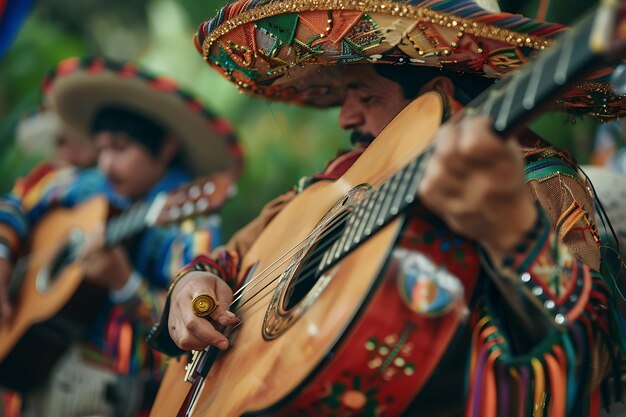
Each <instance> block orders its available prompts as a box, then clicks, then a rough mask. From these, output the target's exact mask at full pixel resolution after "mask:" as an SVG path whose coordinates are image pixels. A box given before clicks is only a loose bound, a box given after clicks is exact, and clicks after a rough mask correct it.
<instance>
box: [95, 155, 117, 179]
mask: <svg viewBox="0 0 626 417" xmlns="http://www.w3.org/2000/svg"><path fill="white" fill-rule="evenodd" d="M113 161H114V159H113V155H112V154H111V153H110V152H106V151H101V152H100V154H99V155H98V168H99V169H100V171H102V172H104V173H105V174H110V173H111V172H112V171H113Z"/></svg>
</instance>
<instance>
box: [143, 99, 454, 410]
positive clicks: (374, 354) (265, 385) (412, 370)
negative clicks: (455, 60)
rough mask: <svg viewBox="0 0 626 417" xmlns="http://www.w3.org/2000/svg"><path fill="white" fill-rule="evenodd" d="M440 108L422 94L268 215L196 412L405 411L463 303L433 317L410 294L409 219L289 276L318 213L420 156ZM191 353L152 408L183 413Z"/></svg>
mask: <svg viewBox="0 0 626 417" xmlns="http://www.w3.org/2000/svg"><path fill="white" fill-rule="evenodd" d="M442 115H443V103H442V98H441V97H440V96H439V95H438V94H427V95H425V96H422V97H421V98H420V99H418V100H416V101H414V102H413V103H412V104H410V105H409V107H407V108H406V109H405V110H404V111H403V112H402V113H400V115H398V116H397V117H396V119H394V122H393V123H392V124H390V125H389V126H387V128H386V129H385V131H384V132H383V133H382V134H381V135H380V136H379V137H378V138H377V139H376V140H375V141H374V142H373V143H372V144H371V145H370V147H368V149H367V151H366V152H365V153H364V154H363V155H362V156H361V157H360V158H359V159H358V160H357V161H356V163H355V164H354V165H353V166H352V167H351V168H350V170H348V171H347V172H346V174H345V175H344V176H343V177H341V178H340V179H339V180H337V181H334V182H318V183H316V184H314V185H312V186H310V187H309V188H307V189H306V190H305V191H304V192H303V193H301V194H300V195H298V196H297V197H296V198H295V199H294V200H293V201H292V202H290V203H289V204H288V205H287V206H286V207H285V209H284V210H282V211H281V212H280V213H279V214H278V216H277V217H276V218H275V219H274V220H272V222H271V223H270V224H269V225H268V227H267V228H266V229H265V230H264V232H263V233H262V234H261V236H260V237H259V238H258V239H257V240H256V241H255V243H254V246H253V247H252V248H251V249H250V251H249V253H247V254H246V256H245V258H244V261H243V268H242V273H244V274H245V273H247V271H248V270H249V269H251V268H253V266H254V267H255V272H254V276H255V277H257V276H259V277H261V278H254V279H255V282H250V283H248V286H247V288H246V290H245V292H244V294H245V295H244V296H243V298H242V300H240V301H239V304H238V308H237V309H236V311H237V314H238V315H239V316H240V318H241V319H242V322H243V324H241V325H240V326H239V327H238V328H237V329H236V330H235V332H234V333H233V335H231V340H232V342H233V344H232V347H231V348H230V349H229V350H228V351H226V352H223V353H220V354H219V355H218V356H217V359H216V361H215V362H214V363H213V365H212V366H211V368H210V370H209V373H208V375H207V377H206V380H205V381H204V386H203V387H202V390H201V392H200V394H199V397H198V399H197V402H196V403H195V405H194V406H193V408H192V412H191V414H190V415H192V416H198V417H209V416H218V415H219V416H223V417H239V416H242V415H272V416H273V415H277V416H282V415H285V416H311V415H315V416H334V415H342V416H356V415H371V416H374V415H376V416H378V415H380V416H398V415H400V414H401V413H402V412H403V411H404V410H406V408H407V407H408V406H409V404H410V403H411V401H412V400H413V399H414V398H415V396H416V395H417V393H418V392H419V390H420V388H421V387H422V386H423V384H424V383H425V382H426V380H427V379H428V377H429V376H430V375H431V373H432V371H433V370H434V368H435V366H436V365H437V363H438V362H439V359H440V358H441V357H442V355H443V353H444V352H445V349H446V348H447V347H448V345H449V342H450V340H451V338H452V337H453V335H454V333H455V331H456V330H457V328H458V325H459V323H460V321H461V318H462V316H463V310H464V306H463V303H457V305H456V306H455V307H454V308H453V309H452V310H451V311H449V312H448V313H447V314H445V315H443V316H442V317H439V318H427V317H425V316H423V315H421V316H420V315H417V314H415V312H413V311H412V310H411V309H409V308H408V307H407V305H406V304H405V303H404V302H403V301H402V299H401V296H400V293H399V291H398V283H397V279H396V278H397V277H396V274H395V273H394V271H395V269H396V265H395V262H394V261H393V258H392V257H391V256H390V255H391V254H392V251H393V249H394V246H395V245H396V243H397V242H398V239H399V237H400V234H401V231H402V229H403V226H404V219H403V218H402V217H396V219H395V220H392V221H391V222H390V223H388V224H387V225H386V226H384V227H383V228H382V229H380V230H379V231H378V232H377V233H376V234H375V235H374V236H373V237H371V238H369V239H368V240H366V241H365V242H364V243H362V244H361V245H360V246H358V247H357V248H356V249H355V250H354V251H352V252H351V253H350V254H349V255H348V256H347V257H346V258H344V259H343V260H342V261H340V263H338V264H337V265H335V266H333V267H332V268H331V269H330V270H328V271H326V272H325V273H324V274H323V275H322V276H321V277H320V278H319V279H318V280H317V281H316V283H315V284H314V285H313V286H312V287H310V288H306V291H304V292H303V291H299V290H298V289H297V287H296V289H293V285H294V282H297V281H298V277H299V274H300V273H301V272H302V271H303V270H304V269H306V268H305V266H303V265H306V259H307V252H309V250H310V249H312V248H314V247H315V246H316V245H321V244H322V240H323V236H322V235H323V234H324V233H323V232H321V231H319V230H318V229H319V224H320V223H324V222H325V219H329V218H331V219H332V218H333V217H336V216H337V213H340V212H341V210H342V209H343V207H345V204H344V203H345V202H346V201H347V200H349V199H351V198H358V193H359V192H358V190H359V189H360V186H361V185H362V184H370V185H372V186H376V185H379V184H380V183H381V182H383V181H384V180H385V179H386V178H388V177H389V176H390V175H391V174H393V173H394V172H396V171H397V170H398V169H399V168H401V167H402V166H404V165H405V164H406V163H407V162H408V161H410V160H412V159H413V158H415V157H417V156H418V155H420V154H421V153H422V152H423V150H424V149H425V148H426V146H427V145H428V144H429V141H430V138H431V137H432V136H433V134H434V133H435V132H436V130H437V129H438V127H439V126H440V123H441V120H442ZM407 126H419V129H420V130H419V131H415V130H414V129H407V128H406V127H407ZM420 138H423V139H421V142H420ZM355 190H357V191H356V192H355ZM355 194H356V196H355ZM310 236H312V237H310ZM302 242H304V244H302ZM300 247H302V250H299V251H293V250H292V248H300ZM283 254H288V256H283ZM275 261H278V262H275ZM263 278H265V279H263ZM277 278H278V279H277ZM257 280H258V281H257ZM257 282H258V283H257ZM264 287H265V288H264ZM263 288H264V289H263ZM294 298H295V301H294V300H293V299H294ZM186 364H187V360H186V359H185V358H181V359H176V360H172V362H171V364H170V365H169V367H168V370H167V372H166V374H165V378H164V381H163V382H162V385H161V387H160V390H159V393H158V396H157V399H156V402H155V403H154V405H153V408H152V413H151V416H153V417H155V416H156V417H166V416H169V417H171V416H176V415H177V413H178V411H179V409H180V407H181V404H182V403H183V401H184V399H185V396H186V394H187V392H188V391H189V388H190V386H191V385H190V384H189V383H184V382H183V377H184V375H185V366H186ZM178 415H183V414H178Z"/></svg>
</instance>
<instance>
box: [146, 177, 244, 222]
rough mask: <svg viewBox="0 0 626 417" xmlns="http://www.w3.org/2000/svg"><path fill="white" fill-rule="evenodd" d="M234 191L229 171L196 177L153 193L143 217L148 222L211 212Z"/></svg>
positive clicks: (186, 217) (233, 183) (183, 218)
mask: <svg viewBox="0 0 626 417" xmlns="http://www.w3.org/2000/svg"><path fill="white" fill-rule="evenodd" d="M235 193H236V186H235V181H234V178H233V177H232V176H231V175H229V174H216V175H212V176H210V177H203V178H199V179H196V180H195V181H193V182H191V183H189V184H186V185H184V186H182V187H179V188H177V189H176V190H174V191H172V192H170V193H167V194H165V195H163V196H160V197H157V199H155V201H154V202H153V204H152V206H151V208H150V212H149V214H148V215H147V216H146V218H147V221H148V223H149V224H151V225H163V224H168V223H175V222H180V221H183V220H185V219H189V218H192V217H195V216H199V215H202V214H209V213H213V212H216V211H218V210H219V209H220V208H221V207H222V206H223V205H224V203H225V202H226V201H227V200H228V199H229V198H231V197H232V196H233V195H235Z"/></svg>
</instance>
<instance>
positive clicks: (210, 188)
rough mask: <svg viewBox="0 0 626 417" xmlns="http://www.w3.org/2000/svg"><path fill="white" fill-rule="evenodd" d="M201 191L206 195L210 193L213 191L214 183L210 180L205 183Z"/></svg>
mask: <svg viewBox="0 0 626 417" xmlns="http://www.w3.org/2000/svg"><path fill="white" fill-rule="evenodd" d="M202 192H204V194H206V195H211V194H213V193H214V192H215V184H214V183H213V182H211V181H209V182H207V183H205V184H204V185H203V186H202Z"/></svg>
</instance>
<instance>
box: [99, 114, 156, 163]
mask: <svg viewBox="0 0 626 417" xmlns="http://www.w3.org/2000/svg"><path fill="white" fill-rule="evenodd" d="M90 131H91V134H92V135H95V134H97V133H99V132H104V131H107V132H113V133H125V134H127V135H128V136H129V137H130V138H131V139H132V140H133V141H135V142H137V143H140V144H141V145H143V146H145V147H146V148H147V149H148V150H149V151H150V153H151V154H152V155H155V156H156V155H158V154H159V152H161V149H162V148H163V143H164V142H165V137H166V134H167V130H166V129H165V128H164V127H163V126H161V125H160V124H158V123H156V122H155V121H154V120H152V119H151V118H149V117H147V116H145V115H143V114H141V113H138V112H136V111H133V110H129V109H125V108H122V107H119V106H115V105H112V106H107V107H103V108H101V109H100V110H98V111H97V112H96V114H95V116H94V118H93V121H92V122H91V129H90Z"/></svg>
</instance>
